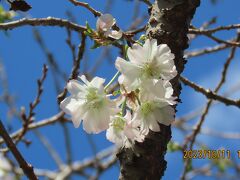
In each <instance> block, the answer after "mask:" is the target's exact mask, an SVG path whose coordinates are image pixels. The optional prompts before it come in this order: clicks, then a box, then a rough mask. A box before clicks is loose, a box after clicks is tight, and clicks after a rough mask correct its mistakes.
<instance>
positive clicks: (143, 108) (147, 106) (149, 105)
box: [141, 102, 154, 117]
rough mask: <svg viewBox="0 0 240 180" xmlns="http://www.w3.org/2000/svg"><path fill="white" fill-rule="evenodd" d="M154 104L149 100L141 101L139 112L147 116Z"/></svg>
mask: <svg viewBox="0 0 240 180" xmlns="http://www.w3.org/2000/svg"><path fill="white" fill-rule="evenodd" d="M153 109H154V106H153V104H152V103H150V102H146V103H143V104H142V105H141V113H142V115H143V116H144V117H146V116H148V115H149V114H150V113H152V112H153Z"/></svg>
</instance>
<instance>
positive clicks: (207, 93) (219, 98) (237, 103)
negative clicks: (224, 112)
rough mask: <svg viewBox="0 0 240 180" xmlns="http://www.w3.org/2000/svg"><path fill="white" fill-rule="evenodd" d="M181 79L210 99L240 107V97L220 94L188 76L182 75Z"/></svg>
mask: <svg viewBox="0 0 240 180" xmlns="http://www.w3.org/2000/svg"><path fill="white" fill-rule="evenodd" d="M180 80H181V81H182V82H183V83H184V84H185V85H188V86H190V87H191V88H193V89H194V90H195V91H197V92H200V93H202V94H204V95H205V96H206V97H207V98H208V99H213V100H217V101H220V102H222V103H224V104H225V105H232V106H237V107H238V108H240V99H239V100H232V99H229V98H225V97H223V96H220V95H218V94H216V93H215V92H213V91H211V90H210V89H204V88H203V87H201V86H199V85H197V84H195V83H193V82H191V81H189V80H188V79H187V78H185V77H183V76H181V77H180Z"/></svg>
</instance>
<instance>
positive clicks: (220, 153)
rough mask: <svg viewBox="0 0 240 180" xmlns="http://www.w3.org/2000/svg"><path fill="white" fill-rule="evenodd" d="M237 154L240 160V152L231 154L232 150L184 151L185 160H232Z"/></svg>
mask: <svg viewBox="0 0 240 180" xmlns="http://www.w3.org/2000/svg"><path fill="white" fill-rule="evenodd" d="M233 153H236V155H237V157H238V158H240V150H238V151H235V152H231V151H230V150H225V149H222V150H205V149H199V150H184V151H183V159H230V158H231V155H232V154H233Z"/></svg>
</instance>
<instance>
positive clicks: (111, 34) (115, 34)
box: [104, 30, 123, 39]
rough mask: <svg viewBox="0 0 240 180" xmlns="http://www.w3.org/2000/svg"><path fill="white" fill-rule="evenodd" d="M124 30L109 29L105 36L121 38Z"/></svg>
mask: <svg viewBox="0 0 240 180" xmlns="http://www.w3.org/2000/svg"><path fill="white" fill-rule="evenodd" d="M122 34H123V33H122V31H121V30H120V31H115V30H108V31H107V32H105V33H104V35H105V36H107V37H111V38H113V39H121V37H122Z"/></svg>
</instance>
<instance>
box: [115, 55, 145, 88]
mask: <svg viewBox="0 0 240 180" xmlns="http://www.w3.org/2000/svg"><path fill="white" fill-rule="evenodd" d="M115 66H116V68H117V69H118V70H119V71H120V72H121V73H122V74H123V76H120V77H119V83H123V84H124V85H125V86H126V88H128V89H131V88H132V87H135V86H136V85H138V83H139V82H138V81H139V77H140V73H141V68H140V67H139V66H137V65H135V64H133V63H131V62H128V61H125V60H124V59H122V58H120V57H118V58H117V59H116V62H115Z"/></svg>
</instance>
